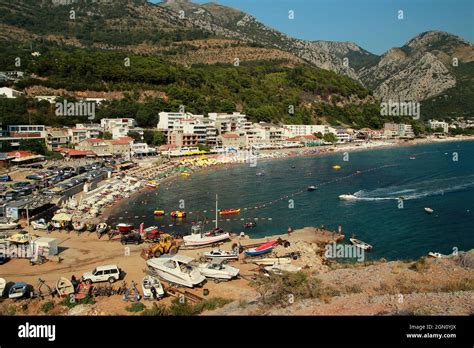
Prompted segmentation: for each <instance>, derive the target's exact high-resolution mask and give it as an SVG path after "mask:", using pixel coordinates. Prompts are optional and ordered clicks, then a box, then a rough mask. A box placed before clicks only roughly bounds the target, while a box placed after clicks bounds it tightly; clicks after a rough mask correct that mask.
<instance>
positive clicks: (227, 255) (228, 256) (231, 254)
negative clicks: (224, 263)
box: [202, 249, 239, 260]
mask: <svg viewBox="0 0 474 348" xmlns="http://www.w3.org/2000/svg"><path fill="white" fill-rule="evenodd" d="M202 256H204V257H205V258H208V259H223V260H238V259H239V254H238V252H235V251H225V250H221V249H214V250H212V251H208V252H205V253H203V254H202Z"/></svg>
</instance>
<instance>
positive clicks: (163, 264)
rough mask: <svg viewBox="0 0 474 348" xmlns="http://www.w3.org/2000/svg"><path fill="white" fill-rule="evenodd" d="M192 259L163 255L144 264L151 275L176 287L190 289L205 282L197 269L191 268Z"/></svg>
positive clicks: (204, 278)
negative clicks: (181, 286)
mask: <svg viewBox="0 0 474 348" xmlns="http://www.w3.org/2000/svg"><path fill="white" fill-rule="evenodd" d="M193 261H194V259H193V258H192V257H189V256H184V255H163V256H160V257H155V258H152V259H149V260H148V261H147V262H146V264H147V266H148V269H149V270H150V272H152V273H153V274H156V275H157V276H159V277H160V278H162V279H164V280H166V281H168V282H170V283H173V284H178V285H183V286H187V287H188V288H192V287H194V286H196V285H199V284H201V283H202V282H204V281H205V280H206V277H204V276H203V275H202V274H201V272H199V270H198V269H195V268H193V267H192V266H191V262H193Z"/></svg>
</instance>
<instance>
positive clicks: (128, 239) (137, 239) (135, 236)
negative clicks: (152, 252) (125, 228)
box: [120, 233, 143, 245]
mask: <svg viewBox="0 0 474 348" xmlns="http://www.w3.org/2000/svg"><path fill="white" fill-rule="evenodd" d="M141 242H143V240H142V236H140V234H139V233H129V234H126V235H124V236H122V238H120V243H122V244H123V245H125V244H135V245H138V244H140V243H141Z"/></svg>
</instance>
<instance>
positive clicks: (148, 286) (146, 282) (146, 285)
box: [142, 275, 165, 300]
mask: <svg viewBox="0 0 474 348" xmlns="http://www.w3.org/2000/svg"><path fill="white" fill-rule="evenodd" d="M142 290H143V299H145V300H153V299H160V298H163V297H165V290H164V289H163V285H161V282H160V280H159V279H158V278H157V277H153V276H150V275H147V276H145V277H144V278H143V280H142Z"/></svg>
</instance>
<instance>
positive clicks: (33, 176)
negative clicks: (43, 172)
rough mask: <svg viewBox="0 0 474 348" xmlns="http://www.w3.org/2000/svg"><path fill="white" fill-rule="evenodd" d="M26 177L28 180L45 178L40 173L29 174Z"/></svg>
mask: <svg viewBox="0 0 474 348" xmlns="http://www.w3.org/2000/svg"><path fill="white" fill-rule="evenodd" d="M26 178H27V179H28V180H43V177H42V176H39V175H38V174H31V175H27V176H26Z"/></svg>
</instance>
